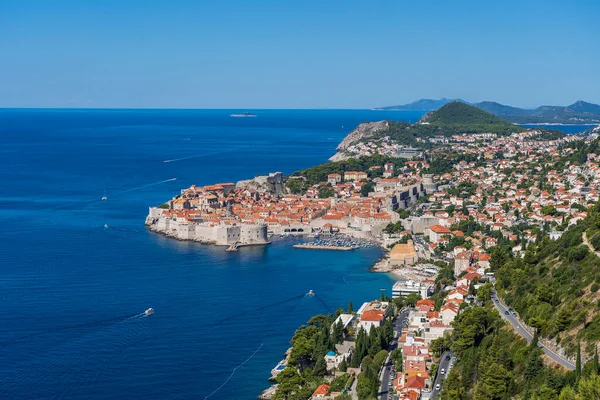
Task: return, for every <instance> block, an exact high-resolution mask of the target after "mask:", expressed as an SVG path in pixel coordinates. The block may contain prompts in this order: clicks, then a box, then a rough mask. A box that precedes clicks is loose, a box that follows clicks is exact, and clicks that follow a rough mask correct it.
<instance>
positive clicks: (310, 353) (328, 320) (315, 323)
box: [273, 303, 394, 400]
mask: <svg viewBox="0 0 600 400" xmlns="http://www.w3.org/2000/svg"><path fill="white" fill-rule="evenodd" d="M348 309H349V312H352V304H351V303H350V304H348ZM339 312H343V310H341V309H340V310H339ZM333 319H334V317H333V316H332V315H321V314H320V315H316V316H314V317H312V318H311V319H310V320H309V321H308V322H307V324H305V325H303V326H301V327H300V328H298V330H296V333H295V334H294V337H293V338H292V340H291V344H292V350H291V352H290V357H289V361H288V364H287V366H286V368H285V369H284V370H283V371H281V373H280V374H279V375H278V376H277V378H276V380H277V383H279V386H278V389H277V392H276V393H275V395H274V397H273V398H274V399H277V400H282V399H292V400H300V399H308V398H309V397H310V396H311V395H312V393H313V392H314V391H315V389H316V388H317V387H318V386H319V385H320V384H322V383H327V382H328V380H327V378H326V376H327V370H326V364H325V354H326V353H327V352H328V351H329V350H332V349H334V347H335V344H336V343H340V342H341V341H342V340H343V338H344V328H343V326H342V325H341V324H340V323H338V324H333ZM393 334H394V330H393V326H392V322H391V320H387V321H386V322H385V324H384V326H382V327H380V328H372V329H371V330H370V332H369V333H367V332H365V331H364V330H360V331H359V332H358V334H357V335H356V340H355V351H354V352H353V353H352V358H351V359H350V360H349V362H348V363H346V362H343V363H341V364H340V366H339V370H340V371H343V372H345V370H346V369H347V367H358V366H361V373H360V374H359V375H358V377H357V379H358V381H357V389H356V390H357V393H358V397H359V399H360V400H370V399H374V398H375V396H376V394H377V388H378V387H379V384H380V383H379V380H378V376H377V372H378V370H379V367H380V366H381V364H382V363H383V361H384V360H385V359H386V358H387V356H388V352H387V349H388V346H389V343H390V341H391V340H392V338H393ZM350 383H351V378H350V375H349V374H342V375H340V376H338V377H336V378H334V379H333V380H331V383H330V385H331V386H332V390H334V391H335V390H341V389H344V388H345V387H347V386H349V384H350Z"/></svg>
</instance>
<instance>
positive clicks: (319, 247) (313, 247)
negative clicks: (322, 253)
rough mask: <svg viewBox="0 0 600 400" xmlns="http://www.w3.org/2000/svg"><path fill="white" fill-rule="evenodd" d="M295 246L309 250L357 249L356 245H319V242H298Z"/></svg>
mask: <svg viewBox="0 0 600 400" xmlns="http://www.w3.org/2000/svg"><path fill="white" fill-rule="evenodd" d="M294 248H295V249H309V250H337V251H352V250H356V247H348V246H334V245H319V244H314V243H298V244H295V245H294Z"/></svg>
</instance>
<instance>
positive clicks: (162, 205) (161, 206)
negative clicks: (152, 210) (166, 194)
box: [158, 203, 171, 210]
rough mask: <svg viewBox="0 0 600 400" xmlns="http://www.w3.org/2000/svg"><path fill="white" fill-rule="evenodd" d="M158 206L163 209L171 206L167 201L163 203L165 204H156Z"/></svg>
mask: <svg viewBox="0 0 600 400" xmlns="http://www.w3.org/2000/svg"><path fill="white" fill-rule="evenodd" d="M158 208H162V209H163V210H168V209H169V208H171V206H169V205H168V204H167V203H165V204H161V205H160V206H158Z"/></svg>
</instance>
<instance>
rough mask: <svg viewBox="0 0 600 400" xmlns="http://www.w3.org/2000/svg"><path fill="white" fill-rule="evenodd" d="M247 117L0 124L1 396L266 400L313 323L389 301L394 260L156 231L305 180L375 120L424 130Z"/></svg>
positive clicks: (390, 115)
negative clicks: (266, 178)
mask: <svg viewBox="0 0 600 400" xmlns="http://www.w3.org/2000/svg"><path fill="white" fill-rule="evenodd" d="M237 111H247V110H6V109H5V110H0V182H1V183H0V185H1V186H0V227H1V228H0V229H1V231H0V232H1V240H0V398H1V399H138V398H139V399H206V398H210V399H233V398H236V399H255V398H256V397H257V396H258V395H259V393H260V392H261V391H262V390H263V389H265V388H266V387H268V386H269V383H268V382H267V378H268V377H269V375H270V370H271V368H273V367H274V366H275V365H276V363H277V362H278V361H279V360H280V359H281V358H282V355H283V352H284V351H285V350H286V349H287V348H288V347H289V340H290V338H291V336H292V335H293V333H294V331H295V329H296V328H297V327H298V326H300V325H301V324H302V323H303V322H304V321H306V320H307V319H308V318H310V316H312V315H314V314H317V313H325V312H333V311H335V309H336V308H337V307H338V306H343V307H344V308H345V307H346V306H347V304H348V301H352V302H353V304H354V307H355V309H356V308H358V306H360V304H361V302H363V301H366V300H369V299H372V298H376V297H378V296H379V295H380V289H386V291H387V293H388V294H389V293H390V291H391V285H392V278H390V277H389V276H388V275H385V274H375V273H370V272H369V271H368V269H369V266H370V265H371V264H372V263H373V262H374V261H375V260H376V259H377V258H378V257H380V256H381V251H380V250H379V249H377V248H368V249H361V250H358V251H356V252H323V251H310V250H297V249H293V248H292V245H293V244H294V243H297V241H298V240H297V239H277V240H275V241H274V242H273V243H272V244H271V245H269V246H265V247H254V248H242V249H241V250H240V251H239V252H238V253H227V252H225V251H224V248H222V247H215V246H206V245H201V244H197V243H191V242H179V241H176V240H173V239H167V238H165V237H163V236H160V235H158V234H155V233H151V232H148V231H147V230H146V229H145V227H144V218H145V216H146V215H147V212H148V207H149V206H153V205H158V204H161V203H164V202H165V201H166V200H168V199H169V198H171V197H172V196H173V195H175V194H176V193H178V192H179V190H180V189H181V188H184V187H188V186H189V185H191V184H197V185H205V184H210V183H215V182H235V181H237V180H240V179H247V178H252V177H254V176H255V175H258V174H266V173H268V172H274V171H281V172H284V173H291V172H293V171H295V170H298V169H301V168H305V167H309V166H312V165H315V164H319V163H322V162H325V161H326V160H327V158H328V157H329V156H331V155H332V154H334V152H335V147H336V145H337V144H338V143H339V142H340V141H341V139H342V138H343V137H344V136H345V135H346V134H347V133H348V132H350V131H351V130H352V129H353V128H354V127H355V126H356V125H357V124H358V123H360V122H363V121H377V120H381V119H394V120H412V121H415V120H416V119H418V118H419V117H420V113H414V112H404V113H402V112H398V111H393V112H385V111H369V110H319V111H311V110H297V111H296V110H294V111H290V110H257V111H255V113H256V114H257V115H258V117H256V118H230V117H229V115H230V114H231V113H232V112H237ZM175 178H176V179H175ZM102 196H107V197H108V200H107V201H101V198H102ZM309 290H313V291H314V292H315V293H316V296H314V297H305V294H306V293H307V292H308V291H309ZM148 307H153V308H154V309H155V314H154V315H152V316H150V317H145V316H144V315H143V311H144V310H145V309H147V308H148Z"/></svg>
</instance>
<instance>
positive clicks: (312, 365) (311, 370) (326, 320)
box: [274, 315, 339, 400]
mask: <svg viewBox="0 0 600 400" xmlns="http://www.w3.org/2000/svg"><path fill="white" fill-rule="evenodd" d="M332 324H333V316H331V315H316V316H314V317H312V318H311V319H310V320H309V321H308V323H307V324H306V325H303V326H301V327H300V328H298V330H296V333H295V334H294V337H293V338H292V340H291V344H292V351H291V353H290V358H289V362H288V365H287V366H286V368H285V369H284V370H283V371H281V373H280V374H279V375H277V383H279V387H278V389H277V392H276V393H275V396H274V399H298V400H300V399H307V398H309V397H310V396H311V395H312V393H313V392H314V390H315V389H316V388H317V387H318V386H319V385H320V384H321V383H323V376H324V375H325V374H326V373H327V371H326V366H325V358H324V357H325V354H326V353H327V352H328V351H329V350H331V349H333V347H334V345H335V343H336V341H337V340H338V339H339V336H338V337H337V338H336V335H332V329H333V330H335V329H336V327H332Z"/></svg>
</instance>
